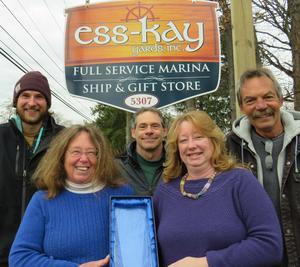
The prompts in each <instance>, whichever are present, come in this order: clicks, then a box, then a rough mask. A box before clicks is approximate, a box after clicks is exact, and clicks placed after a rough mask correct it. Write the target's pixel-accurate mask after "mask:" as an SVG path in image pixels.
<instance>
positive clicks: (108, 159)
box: [32, 124, 123, 199]
mask: <svg viewBox="0 0 300 267" xmlns="http://www.w3.org/2000/svg"><path fill="white" fill-rule="evenodd" d="M82 132H86V133H88V134H89V136H90V138H91V141H92V143H93V144H94V146H95V148H96V149H97V151H98V156H97V162H96V168H95V173H94V176H93V177H92V181H98V182H99V183H103V184H105V185H108V186H117V185H120V184H122V183H123V181H122V179H121V176H120V173H119V169H118V167H117V166H116V165H115V162H114V159H113V156H112V151H111V148H110V146H109V144H108V142H107V141H106V139H105V137H104V135H103V134H102V132H101V131H100V129H99V128H97V127H96V126H94V125H91V124H86V125H73V126H71V127H69V128H65V129H64V130H62V131H61V132H60V133H59V134H58V135H57V136H56V137H55V138H54V139H53V140H52V141H51V143H50V147H49V149H48V151H47V153H46V154H45V156H44V157H43V158H42V160H41V162H40V163H39V165H38V167H37V169H36V171H35V173H34V174H33V177H32V179H33V181H34V182H35V184H36V186H37V188H38V189H42V190H47V191H48V198H49V199H50V198H54V197H56V196H57V195H58V194H59V193H60V192H61V191H62V190H63V189H64V187H65V180H66V178H67V175H66V171H65V168H64V158H65V153H66V151H67V149H68V147H69V144H70V143H71V142H72V141H73V140H74V139H75V138H76V137H77V136H78V135H79V134H80V133H82Z"/></svg>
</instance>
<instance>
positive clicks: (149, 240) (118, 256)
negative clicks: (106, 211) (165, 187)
mask: <svg viewBox="0 0 300 267" xmlns="http://www.w3.org/2000/svg"><path fill="white" fill-rule="evenodd" d="M109 235H110V236H109V237H110V267H158V266H159V264H158V254H157V243H156V234H155V222H154V215H153V206H152V198H151V197H140V196H130V197H129V196H124V197H123V196H121V197H120V196H115V197H111V205H110V233H109Z"/></svg>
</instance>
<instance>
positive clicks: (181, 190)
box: [180, 172, 217, 199]
mask: <svg viewBox="0 0 300 267" xmlns="http://www.w3.org/2000/svg"><path fill="white" fill-rule="evenodd" d="M216 175H217V172H214V173H213V175H212V176H210V177H209V179H208V181H207V183H206V184H205V185H204V186H203V188H202V189H201V191H200V192H199V193H197V194H192V193H189V192H186V191H185V190H184V185H185V181H186V179H187V178H188V176H189V174H188V173H186V174H185V175H184V176H183V177H182V178H181V181H180V192H181V194H182V195H183V196H185V197H189V198H192V199H198V198H199V197H200V196H202V195H203V194H205V193H206V191H207V190H208V188H209V187H210V185H211V184H212V182H213V180H214V178H215V177H216Z"/></svg>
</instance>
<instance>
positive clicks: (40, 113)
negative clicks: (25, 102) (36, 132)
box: [17, 108, 48, 125]
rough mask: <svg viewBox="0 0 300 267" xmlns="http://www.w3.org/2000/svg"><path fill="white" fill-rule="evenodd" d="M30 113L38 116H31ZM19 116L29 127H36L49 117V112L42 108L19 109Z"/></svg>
mask: <svg viewBox="0 0 300 267" xmlns="http://www.w3.org/2000/svg"><path fill="white" fill-rule="evenodd" d="M28 111H33V112H36V114H35V115H34V116H30V115H29V114H28ZM17 114H18V115H19V117H20V119H21V120H22V121H23V122H25V123H27V124H29V125H36V124H40V123H41V122H42V121H43V120H44V119H45V118H46V117H47V116H48V110H41V109H40V108H27V109H21V108H20V109H18V108H17Z"/></svg>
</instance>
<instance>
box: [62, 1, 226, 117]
mask: <svg viewBox="0 0 300 267" xmlns="http://www.w3.org/2000/svg"><path fill="white" fill-rule="evenodd" d="M217 7H218V4H217V3H216V2H208V1H195V0H193V1H191V0H172V1H171V0H160V1H157V0H146V1H130V0H129V1H112V2H103V3H97V4H93V5H86V6H81V7H75V8H70V9H67V10H66V13H67V27H66V41H65V73H66V82H67V87H68V90H69V92H70V93H71V94H73V95H75V96H79V97H82V98H88V99H93V100H95V101H97V102H100V103H103V104H107V105H110V106H113V107H116V108H120V109H123V110H127V111H130V112H135V111H136V109H138V108H141V107H156V108H163V107H167V106H169V105H171V104H175V103H178V102H181V101H184V100H187V99H190V98H193V97H196V96H200V95H203V94H207V93H211V92H213V91H215V90H217V88H218V85H219V80H220V37H219V30H218V21H217V17H216V8H217Z"/></svg>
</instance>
